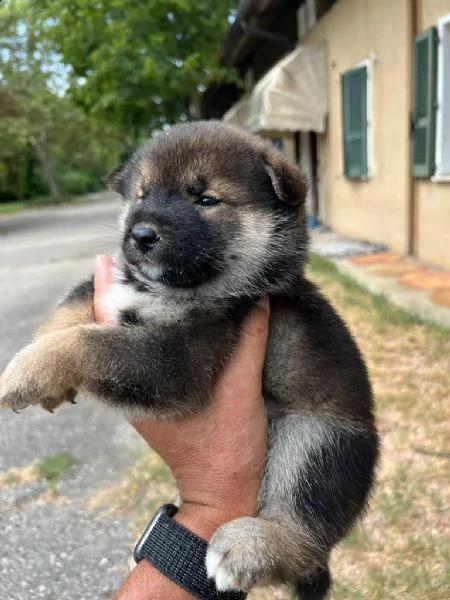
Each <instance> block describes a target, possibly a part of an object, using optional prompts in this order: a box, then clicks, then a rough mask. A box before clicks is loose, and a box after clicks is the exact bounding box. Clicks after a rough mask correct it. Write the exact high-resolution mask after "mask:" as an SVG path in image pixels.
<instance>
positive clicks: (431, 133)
mask: <svg viewBox="0 0 450 600" xmlns="http://www.w3.org/2000/svg"><path fill="white" fill-rule="evenodd" d="M436 63H437V31H436V27H431V28H430V29H427V30H426V31H424V32H423V33H421V34H419V35H417V36H416V37H415V38H414V57H413V111H412V112H413V114H412V118H413V122H412V126H413V133H412V146H413V157H412V160H413V175H414V177H431V175H433V173H434V171H435V132H436Z"/></svg>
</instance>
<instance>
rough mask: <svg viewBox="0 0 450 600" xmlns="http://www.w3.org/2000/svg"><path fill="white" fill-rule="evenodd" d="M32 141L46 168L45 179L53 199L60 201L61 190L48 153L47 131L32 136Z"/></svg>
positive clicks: (44, 168)
mask: <svg viewBox="0 0 450 600" xmlns="http://www.w3.org/2000/svg"><path fill="white" fill-rule="evenodd" d="M30 141H31V143H32V144H33V146H34V148H35V150H36V154H37V157H38V159H39V162H40V163H41V165H42V168H43V170H44V176H45V181H46V183H47V185H48V189H49V190H50V195H51V197H52V198H53V200H56V201H57V202H59V201H60V200H61V192H60V189H59V186H58V183H57V182H56V178H55V173H54V170H53V164H52V161H51V159H50V157H49V156H48V153H47V148H46V144H45V133H41V134H39V135H37V136H32V137H31V140H30Z"/></svg>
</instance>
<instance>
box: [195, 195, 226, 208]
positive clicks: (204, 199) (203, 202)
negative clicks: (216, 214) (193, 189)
mask: <svg viewBox="0 0 450 600" xmlns="http://www.w3.org/2000/svg"><path fill="white" fill-rule="evenodd" d="M219 202H220V200H219V199H218V198H214V196H206V195H205V196H200V198H199V199H198V200H197V202H196V204H200V206H215V205H216V204H219Z"/></svg>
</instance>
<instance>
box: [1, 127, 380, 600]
mask: <svg viewBox="0 0 450 600" xmlns="http://www.w3.org/2000/svg"><path fill="white" fill-rule="evenodd" d="M107 184H108V185H109V187H110V188H111V189H113V190H115V191H117V192H119V193H120V194H121V195H122V197H123V199H124V205H123V211H122V214H121V216H120V226H121V246H120V248H119V249H118V252H117V255H116V257H115V282H114V284H113V285H112V286H111V289H110V291H109V293H108V296H107V298H106V300H105V302H106V303H107V306H108V311H109V313H110V314H113V315H115V316H116V317H117V322H118V325H117V326H104V325H101V324H96V323H95V322H94V316H93V292H94V290H93V283H92V281H87V282H84V283H81V284H80V285H79V286H78V287H76V288H75V289H74V290H73V291H72V292H70V293H69V294H68V295H67V297H66V298H65V299H64V300H63V302H62V303H61V304H60V306H59V308H58V309H57V310H56V311H55V313H54V314H53V316H52V317H50V319H49V320H48V321H47V322H46V323H45V324H44V325H43V326H42V327H41V329H40V330H39V332H38V335H37V337H36V339H35V340H34V341H33V342H32V343H31V344H30V345H29V346H27V347H26V348H25V349H24V350H22V351H21V352H20V353H19V354H18V355H17V356H16V357H15V358H14V359H13V360H12V361H11V363H10V364H9V366H8V367H7V368H6V370H5V372H4V374H3V375H2V377H1V379H0V402H1V403H3V404H4V405H6V406H10V407H13V408H14V409H15V410H18V409H21V408H24V407H25V406H27V405H29V404H42V405H43V406H45V407H47V408H52V407H55V406H57V405H58V404H60V403H61V402H63V401H67V400H69V401H71V400H73V399H74V398H75V396H76V394H77V393H78V392H82V393H88V394H90V395H93V396H95V397H97V398H98V399H100V400H102V401H104V402H106V403H107V404H108V405H110V406H112V407H114V408H115V409H119V410H120V411H122V413H123V414H125V415H126V416H127V417H129V418H130V417H131V418H135V419H136V418H143V417H152V418H156V419H168V418H182V417H183V416H185V415H188V414H192V413H198V412H200V411H202V410H203V408H204V407H205V406H207V404H208V402H209V400H210V398H211V394H212V391H213V389H214V385H215V382H216V380H217V377H218V374H219V373H220V372H221V370H222V369H223V367H224V365H225V364H226V363H227V361H228V359H229V357H230V356H231V355H232V354H233V352H234V349H235V348H236V345H237V343H238V340H239V336H240V331H241V327H242V324H243V321H244V319H245V318H246V316H247V314H248V312H249V310H250V308H251V307H252V306H253V305H254V303H255V302H256V301H257V300H258V299H260V298H262V297H264V296H269V298H270V305H271V321H270V335H269V343H268V347H267V354H266V362H265V368H264V381H263V391H264V397H265V400H266V403H267V408H268V416H269V450H268V456H267V464H266V467H265V473H264V477H263V481H262V486H261V490H260V496H259V509H258V514H257V515H256V516H255V517H254V518H240V519H236V520H234V521H231V522H230V523H227V524H225V525H224V526H222V527H220V528H219V529H218V531H217V532H216V533H215V535H214V536H213V538H212V539H211V541H210V543H209V549H208V553H207V561H206V563H207V570H208V574H209V575H210V576H211V577H214V578H215V580H216V583H217V587H218V588H219V589H222V590H227V589H237V590H244V591H246V590H249V589H250V588H251V587H252V586H254V585H255V584H269V583H276V582H287V583H290V584H292V585H293V586H294V587H295V589H296V590H297V593H298V594H299V596H300V597H301V598H303V599H306V600H312V599H317V600H318V599H320V598H324V597H325V596H326V594H327V592H328V590H329V587H330V583H331V578H330V573H329V569H328V561H329V556H330V552H331V550H332V548H333V546H334V545H335V544H337V543H338V542H339V541H340V540H341V539H342V538H343V537H344V536H345V535H346V533H347V532H348V531H349V529H350V528H351V527H352V525H353V524H354V523H355V520H356V519H357V518H358V516H360V515H361V513H362V511H363V509H364V507H365V505H366V502H367V498H368V495H369V493H370V490H371V487H372V484H373V479H374V468H375V464H376V460H377V455H378V438H377V432H376V427H375V423H374V417H373V402H372V392H371V387H370V383H369V380H368V376H367V371H366V368H365V365H364V362H363V359H362V358H361V355H360V353H359V351H358V348H357V347H356V344H355V342H354V341H353V339H352V337H351V335H350V333H349V332H348V330H347V328H346V326H345V324H344V323H343V322H342V320H341V319H340V318H339V317H338V316H337V315H336V313H335V312H334V310H333V309H332V308H331V306H330V304H329V303H328V302H327V300H326V299H324V298H323V296H321V294H320V293H319V291H318V290H317V288H316V287H315V285H313V284H312V283H310V282H309V281H308V280H307V279H306V278H305V275H304V266H305V263H306V260H307V253H308V241H307V230H306V224H305V208H304V201H305V194H306V184H305V180H304V178H303V177H302V175H301V174H300V173H299V171H298V170H297V168H296V166H295V165H294V164H292V163H290V162H289V160H288V159H287V158H286V157H285V156H284V155H283V154H281V153H280V152H279V151H277V150H276V149H275V148H274V147H273V146H272V145H271V144H269V143H268V142H266V141H264V140H262V139H260V138H258V137H256V136H253V135H251V134H249V133H246V132H244V131H242V130H240V129H238V128H235V127H232V126H228V125H225V124H223V123H220V122H198V123H191V124H186V125H179V126H176V127H173V128H172V129H170V130H169V131H167V132H164V133H161V134H160V135H158V136H156V137H155V138H154V139H153V140H152V141H150V142H149V143H147V144H146V145H144V146H143V147H142V148H140V149H139V150H138V151H137V152H136V153H135V154H134V156H133V157H132V158H131V159H130V160H129V161H128V162H126V163H125V164H124V165H122V166H121V167H119V168H118V169H117V170H116V171H114V172H113V173H112V174H111V175H110V176H108V178H107Z"/></svg>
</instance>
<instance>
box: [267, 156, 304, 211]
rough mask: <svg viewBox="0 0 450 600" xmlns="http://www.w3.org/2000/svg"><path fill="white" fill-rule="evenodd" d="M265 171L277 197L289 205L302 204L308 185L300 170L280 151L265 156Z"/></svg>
mask: <svg viewBox="0 0 450 600" xmlns="http://www.w3.org/2000/svg"><path fill="white" fill-rule="evenodd" d="M265 162H266V165H265V168H266V171H267V173H268V175H269V177H270V180H271V182H272V187H273V189H274V191H275V194H276V195H277V196H278V199H279V200H281V201H282V202H285V203H286V204H289V205H291V206H297V205H301V204H304V202H305V198H306V193H307V191H308V185H307V183H306V178H305V176H304V175H303V174H302V173H301V171H300V170H299V169H298V168H297V167H296V165H294V164H293V163H291V162H290V161H289V160H288V159H287V158H286V157H285V156H283V155H282V154H280V153H278V152H277V153H275V152H270V153H268V155H267V157H266V161H265Z"/></svg>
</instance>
